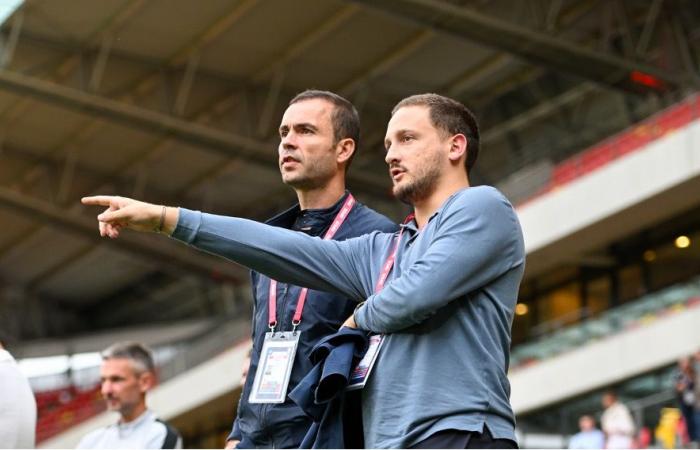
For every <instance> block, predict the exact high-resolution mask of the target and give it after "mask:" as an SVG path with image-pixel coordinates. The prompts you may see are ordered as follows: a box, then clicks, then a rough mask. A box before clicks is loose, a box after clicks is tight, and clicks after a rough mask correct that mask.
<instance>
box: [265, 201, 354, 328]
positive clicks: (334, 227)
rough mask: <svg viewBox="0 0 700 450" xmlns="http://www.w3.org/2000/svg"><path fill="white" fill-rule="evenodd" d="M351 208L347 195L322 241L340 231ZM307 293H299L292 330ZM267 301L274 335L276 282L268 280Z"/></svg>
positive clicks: (295, 326)
mask: <svg viewBox="0 0 700 450" xmlns="http://www.w3.org/2000/svg"><path fill="white" fill-rule="evenodd" d="M353 206H355V197H353V196H352V194H348V198H346V199H345V203H343V207H342V208H340V211H338V214H336V215H335V219H333V223H331V226H330V228H328V231H326V234H324V235H323V239H326V240H329V239H333V236H335V233H336V232H337V231H338V229H340V226H341V225H342V224H343V222H345V219H347V218H348V214H350V211H351V210H352V207H353ZM308 291H309V289H308V288H303V289H302V290H301V292H300V293H299V300H297V309H296V311H294V318H292V326H293V327H294V330H296V328H297V326H299V324H300V323H301V313H302V311H303V310H304V303H305V302H306V293H307V292H308ZM268 299H269V300H268V315H267V318H268V325H269V327H270V331H272V332H273V333H274V331H275V327H276V326H277V281H276V280H273V279H270V292H269V297H268Z"/></svg>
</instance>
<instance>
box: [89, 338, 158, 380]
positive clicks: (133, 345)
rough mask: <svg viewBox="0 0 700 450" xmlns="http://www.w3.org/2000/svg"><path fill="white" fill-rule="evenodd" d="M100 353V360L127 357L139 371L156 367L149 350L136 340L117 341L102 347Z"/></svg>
mask: <svg viewBox="0 0 700 450" xmlns="http://www.w3.org/2000/svg"><path fill="white" fill-rule="evenodd" d="M100 355H101V356H102V360H108V359H119V358H124V359H129V360H131V361H133V362H134V365H135V369H136V371H137V372H139V373H143V372H153V371H155V368H156V365H155V363H154V361H153V354H152V353H151V350H150V349H149V348H148V347H146V346H145V345H143V344H140V343H138V342H131V341H125V342H117V343H115V344H112V345H110V346H109V347H107V348H106V349H104V350H103V351H102V353H101V354H100Z"/></svg>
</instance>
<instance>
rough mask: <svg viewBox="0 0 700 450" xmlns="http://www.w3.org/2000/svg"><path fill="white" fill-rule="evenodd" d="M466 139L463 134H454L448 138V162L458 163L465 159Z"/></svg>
mask: <svg viewBox="0 0 700 450" xmlns="http://www.w3.org/2000/svg"><path fill="white" fill-rule="evenodd" d="M467 151H468V149H467V137H466V136H465V135H463V134H461V133H460V134H455V135H454V136H452V137H451V138H450V149H449V151H448V154H447V156H448V158H450V161H452V162H457V161H460V160H461V158H462V157H464V158H466V157H467Z"/></svg>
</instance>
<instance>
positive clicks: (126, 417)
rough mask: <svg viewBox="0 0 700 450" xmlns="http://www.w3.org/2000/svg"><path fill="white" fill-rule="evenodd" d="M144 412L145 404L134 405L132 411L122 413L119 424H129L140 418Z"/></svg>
mask: <svg viewBox="0 0 700 450" xmlns="http://www.w3.org/2000/svg"><path fill="white" fill-rule="evenodd" d="M144 412H146V404H145V403H141V404H139V405H136V407H134V409H133V410H132V411H129V412H128V413H122V417H121V420H120V422H121V423H131V422H133V421H134V420H136V419H138V418H139V417H141V414H143V413H144Z"/></svg>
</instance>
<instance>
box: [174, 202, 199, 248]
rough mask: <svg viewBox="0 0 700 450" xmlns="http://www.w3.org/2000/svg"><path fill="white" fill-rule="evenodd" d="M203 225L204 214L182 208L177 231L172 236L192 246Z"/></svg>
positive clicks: (176, 227)
mask: <svg viewBox="0 0 700 450" xmlns="http://www.w3.org/2000/svg"><path fill="white" fill-rule="evenodd" d="M201 225H202V213H201V212H199V211H192V210H189V209H187V208H180V212H179V214H178V219H177V225H176V226H175V231H173V234H172V235H171V236H170V237H172V238H173V239H177V240H178V241H182V242H185V243H187V244H191V243H192V242H193V241H194V240H195V238H196V237H197V233H198V232H199V227H200V226H201Z"/></svg>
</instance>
